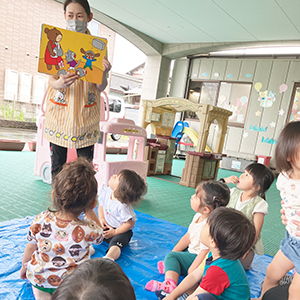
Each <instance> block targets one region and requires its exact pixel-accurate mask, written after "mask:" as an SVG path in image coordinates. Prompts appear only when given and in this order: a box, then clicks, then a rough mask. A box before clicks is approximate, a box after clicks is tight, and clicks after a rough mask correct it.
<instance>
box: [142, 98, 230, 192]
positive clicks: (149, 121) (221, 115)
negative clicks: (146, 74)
mask: <svg viewBox="0 0 300 300" xmlns="http://www.w3.org/2000/svg"><path fill="white" fill-rule="evenodd" d="M142 109H143V116H142V122H141V127H143V128H146V127H147V126H148V125H150V126H151V127H152V132H154V131H156V134H157V135H163V136H171V133H172V128H173V126H174V120H175V114H176V112H183V111H192V112H195V113H196V114H197V116H198V118H199V121H200V130H199V135H198V136H199V138H198V143H197V146H196V151H195V152H188V153H187V156H186V162H185V166H184V169H183V172H182V176H181V181H180V184H181V185H185V186H189V187H194V188H195V187H196V186H197V184H198V183H199V182H200V181H202V180H210V179H216V176H217V172H218V167H219V164H218V162H219V161H220V160H221V159H222V156H223V154H222V150H223V146H224V141H225V135H226V132H227V124H228V118H229V117H230V116H231V115H232V112H231V111H229V110H226V109H223V108H221V107H217V106H213V105H208V104H201V103H194V102H192V101H190V100H187V99H183V98H175V97H167V98H160V99H156V100H142ZM214 120H216V121H217V123H218V133H217V138H216V141H215V144H214V147H213V149H212V151H213V153H207V152H205V147H206V143H207V139H208V135H209V128H210V125H211V123H212V122H213V121H214Z"/></svg>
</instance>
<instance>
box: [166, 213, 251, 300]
mask: <svg viewBox="0 0 300 300" xmlns="http://www.w3.org/2000/svg"><path fill="white" fill-rule="evenodd" d="M200 238H201V241H202V243H203V244H204V245H206V246H207V247H208V248H209V250H210V253H209V255H208V259H207V260H206V263H205V268H204V273H203V279H202V281H201V283H200V285H199V287H198V288H197V289H196V290H195V291H194V293H193V294H192V295H190V296H189V297H188V298H187V299H188V300H198V299H199V300H204V299H205V300H216V299H222V300H250V287H249V283H248V279H247V275H246V272H245V270H244V268H243V266H242V264H241V262H240V261H239V259H240V258H241V257H242V256H243V255H244V254H245V253H246V252H247V251H248V250H249V249H250V247H251V246H252V245H253V242H254V238H255V227H254V225H253V223H252V222H250V220H249V219H248V218H247V217H246V216H245V215H244V214H243V213H241V212H239V211H237V210H235V209H233V208H228V207H219V208H217V209H215V210H214V211H213V212H212V213H211V214H210V215H209V217H208V218H207V222H206V224H205V225H204V226H203V228H202V230H201V234H200ZM199 270H200V269H199ZM198 273H199V274H200V275H201V273H202V270H200V272H198ZM201 277H202V276H200V278H199V280H200V279H201ZM186 279H188V278H186ZM165 299H168V297H167V298H165Z"/></svg>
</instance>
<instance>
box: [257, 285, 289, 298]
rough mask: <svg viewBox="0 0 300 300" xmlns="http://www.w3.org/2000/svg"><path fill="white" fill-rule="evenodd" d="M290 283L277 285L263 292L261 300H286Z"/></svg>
mask: <svg viewBox="0 0 300 300" xmlns="http://www.w3.org/2000/svg"><path fill="white" fill-rule="evenodd" d="M290 285H291V284H290V283H288V284H284V285H279V286H276V287H274V288H271V289H269V290H268V291H266V292H265V294H264V296H263V297H262V300H288V298H289V287H290Z"/></svg>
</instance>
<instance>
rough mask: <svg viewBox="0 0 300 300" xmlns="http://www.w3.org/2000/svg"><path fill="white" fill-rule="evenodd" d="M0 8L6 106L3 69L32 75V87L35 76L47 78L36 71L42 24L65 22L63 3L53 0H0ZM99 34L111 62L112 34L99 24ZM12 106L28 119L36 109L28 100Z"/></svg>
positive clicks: (0, 95)
mask: <svg viewBox="0 0 300 300" xmlns="http://www.w3.org/2000/svg"><path fill="white" fill-rule="evenodd" d="M0 7H1V18H0V61H1V62H2V63H1V65H0V105H1V104H2V106H3V105H4V106H6V105H9V104H11V101H4V100H3V99H4V85H5V70H6V69H12V70H16V71H18V72H25V73H29V74H31V75H32V87H33V77H34V76H35V75H42V76H46V77H47V75H44V74H40V73H38V72H37V66H38V54H39V41H40V31H41V24H42V23H46V24H50V25H55V26H57V27H61V28H65V26H66V22H65V19H64V15H63V5H62V4H61V3H58V2H56V1H54V0H9V1H8V0H0ZM100 35H101V36H102V37H105V38H107V39H108V42H109V44H108V45H109V46H108V52H109V53H110V54H109V59H110V61H112V58H113V55H112V54H111V53H112V51H113V47H114V37H115V33H114V32H113V31H111V30H110V29H108V28H106V27H105V26H103V25H101V26H100ZM31 91H32V89H31ZM15 107H16V109H17V110H19V109H21V108H23V111H24V110H26V117H27V118H29V119H32V115H33V114H35V112H36V110H37V108H36V107H37V104H30V103H21V102H17V103H15ZM0 118H1V110H0Z"/></svg>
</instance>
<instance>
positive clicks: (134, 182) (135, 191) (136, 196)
mask: <svg viewBox="0 0 300 300" xmlns="http://www.w3.org/2000/svg"><path fill="white" fill-rule="evenodd" d="M118 176H119V184H118V187H117V188H116V190H115V191H114V196H115V197H116V198H117V199H118V200H119V201H120V202H122V203H126V204H130V205H131V204H133V203H135V202H138V201H139V200H141V197H142V196H143V195H145V194H146V192H147V186H146V184H145V181H144V179H143V178H142V177H141V176H140V175H139V174H137V173H136V172H135V171H132V170H127V169H123V170H121V171H120V172H119V173H118Z"/></svg>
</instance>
